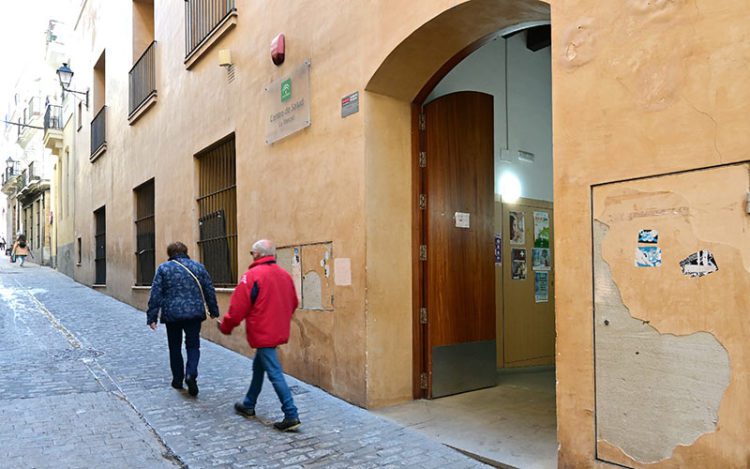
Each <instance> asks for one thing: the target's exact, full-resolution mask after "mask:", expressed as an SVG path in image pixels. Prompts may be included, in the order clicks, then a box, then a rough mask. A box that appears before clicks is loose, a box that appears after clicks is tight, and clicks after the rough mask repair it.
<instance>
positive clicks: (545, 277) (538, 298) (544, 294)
mask: <svg viewBox="0 0 750 469" xmlns="http://www.w3.org/2000/svg"><path fill="white" fill-rule="evenodd" d="M534 301H535V302H537V303H547V302H548V301H549V272H534Z"/></svg>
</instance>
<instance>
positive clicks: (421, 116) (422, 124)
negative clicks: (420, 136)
mask: <svg viewBox="0 0 750 469" xmlns="http://www.w3.org/2000/svg"><path fill="white" fill-rule="evenodd" d="M426 128H427V124H426V123H425V118H424V113H420V114H419V130H425V129H426Z"/></svg>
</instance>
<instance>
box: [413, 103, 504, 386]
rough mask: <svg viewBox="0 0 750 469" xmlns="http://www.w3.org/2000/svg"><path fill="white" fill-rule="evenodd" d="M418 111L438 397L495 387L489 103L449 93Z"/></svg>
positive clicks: (432, 376)
mask: <svg viewBox="0 0 750 469" xmlns="http://www.w3.org/2000/svg"><path fill="white" fill-rule="evenodd" d="M424 112H425V123H426V129H425V151H426V153H427V167H426V170H425V173H424V174H425V181H424V182H425V192H426V195H427V208H426V212H427V213H426V221H425V231H426V232H425V242H426V245H427V248H428V255H427V261H426V266H425V270H424V272H425V288H426V293H427V294H426V307H427V310H428V317H429V319H428V324H427V347H426V348H427V350H426V354H427V358H428V360H427V361H428V367H429V370H428V371H429V380H428V394H429V395H430V396H431V397H438V396H441V395H448V394H454V393H457V392H463V391H468V390H471V389H478V388H481V387H487V386H492V385H494V384H495V375H496V362H495V285H494V277H495V271H494V238H493V203H494V169H493V164H494V163H493V98H492V96H490V95H486V94H483V93H477V92H461V93H454V94H450V95H447V96H444V97H442V98H439V99H437V100H435V101H433V102H431V103H429V104H428V105H427V106H426V107H425V110H424ZM457 213H462V214H468V217H467V218H468V220H467V221H466V222H465V225H466V226H464V227H457V226H456V225H457V220H456V218H455V215H456V214H457Z"/></svg>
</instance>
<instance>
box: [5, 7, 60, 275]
mask: <svg viewBox="0 0 750 469" xmlns="http://www.w3.org/2000/svg"><path fill="white" fill-rule="evenodd" d="M62 29H63V28H62V25H61V24H60V23H59V21H57V20H50V21H49V22H48V25H47V29H46V30H45V31H44V36H43V37H41V36H40V37H39V40H40V41H42V40H43V41H44V51H45V56H44V57H43V60H32V61H30V62H29V64H27V67H26V69H25V70H23V72H22V73H21V74H20V76H19V77H18V80H17V85H16V88H15V91H14V95H13V97H12V99H11V100H10V106H9V109H8V111H7V113H6V119H5V120H6V121H10V122H12V123H14V124H15V125H13V124H11V125H6V126H5V135H4V137H5V141H6V142H10V146H9V148H8V149H7V151H8V159H6V160H5V170H4V173H3V180H2V191H3V193H4V194H5V195H6V197H7V208H6V213H5V218H6V233H7V235H8V236H7V241H8V242H9V243H11V244H12V242H13V239H14V238H15V237H16V236H17V235H18V234H19V233H23V234H25V235H26V237H27V240H28V242H29V246H30V247H31V249H32V253H33V254H34V256H35V261H36V262H37V263H39V264H41V265H45V266H55V262H56V261H55V245H56V243H55V237H54V233H53V226H54V209H53V206H54V200H53V198H52V193H51V184H50V183H51V180H52V177H53V172H54V171H55V161H54V157H53V156H52V153H51V152H50V149H49V148H48V146H47V134H48V132H47V131H48V130H49V129H51V128H52V129H55V128H58V129H59V128H60V125H61V118H62V116H61V113H60V111H61V107H60V106H59V105H57V103H59V85H58V84H57V80H56V77H55V72H54V71H55V68H54V64H55V63H57V62H58V61H59V59H60V58H61V57H62V55H61V53H62V49H63V47H64V45H63V42H62V37H61V36H60V34H61V32H62Z"/></svg>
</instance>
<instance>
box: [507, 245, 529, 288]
mask: <svg viewBox="0 0 750 469" xmlns="http://www.w3.org/2000/svg"><path fill="white" fill-rule="evenodd" d="M510 257H511V265H510V278H511V279H513V280H526V249H518V248H513V249H511V250H510Z"/></svg>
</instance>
